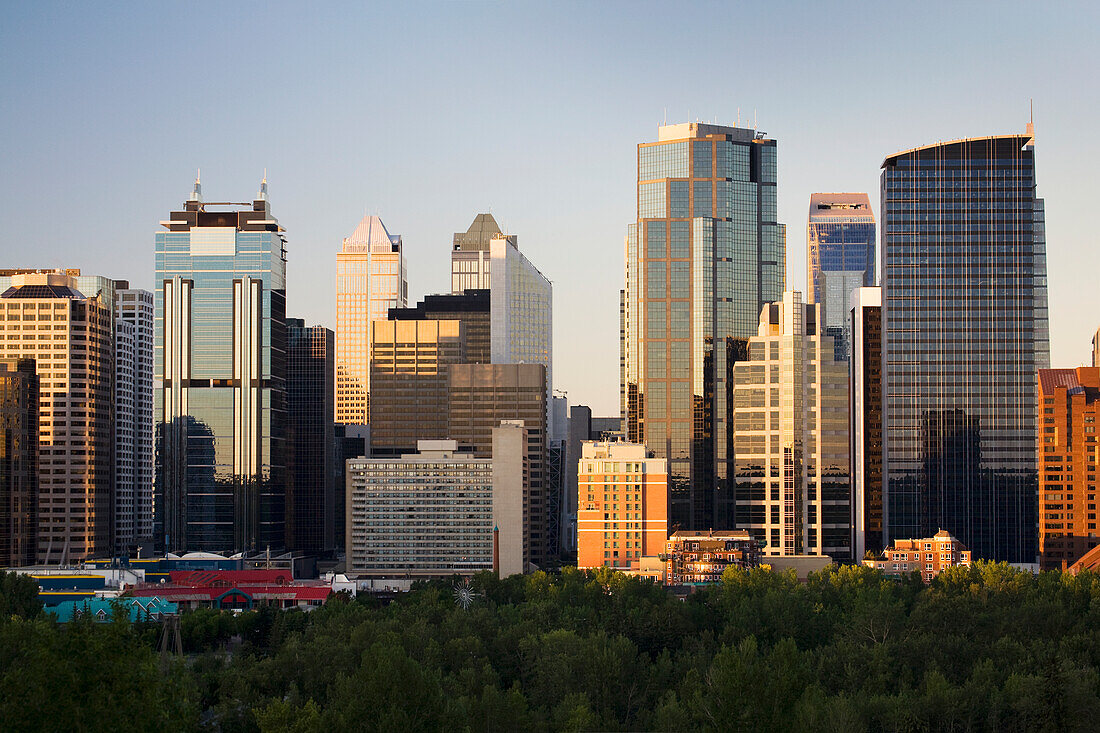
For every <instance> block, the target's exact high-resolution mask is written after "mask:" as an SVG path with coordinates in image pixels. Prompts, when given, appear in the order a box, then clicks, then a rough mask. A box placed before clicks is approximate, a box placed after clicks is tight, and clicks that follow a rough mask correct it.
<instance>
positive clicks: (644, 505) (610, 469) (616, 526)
mask: <svg viewBox="0 0 1100 733" xmlns="http://www.w3.org/2000/svg"><path fill="white" fill-rule="evenodd" d="M577 486H578V489H577V491H578V496H577V507H578V509H577V567H579V568H597V567H600V566H607V567H612V568H617V569H619V570H628V569H630V568H631V567H634V568H637V566H638V565H639V563H640V562H641V558H643V557H651V556H655V555H660V554H661V553H663V552H664V550H665V540H667V539H668V461H666V460H665V459H664V458H654V457H652V456H650V455H648V453H647V451H646V447H645V446H644V445H641V444H638V443H601V442H590V441H585V442H584V443H583V444H582V447H581V456H580V459H579V460H578V461H577Z"/></svg>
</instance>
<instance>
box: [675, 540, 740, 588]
mask: <svg viewBox="0 0 1100 733" xmlns="http://www.w3.org/2000/svg"><path fill="white" fill-rule="evenodd" d="M664 557H665V582H666V583H667V584H669V585H698V584H702V583H717V582H718V581H720V580H721V579H722V573H724V572H725V571H726V568H728V567H735V568H740V569H742V570H748V569H750V568H755V567H757V566H758V565H759V564H760V548H759V546H758V545H757V543H756V540H754V539H753V538H752V536H751V535H750V534H749V533H748V532H739V531H733V532H715V531H707V532H673V533H672V536H671V537H669V538H668V542H667V543H666V545H665V550H664Z"/></svg>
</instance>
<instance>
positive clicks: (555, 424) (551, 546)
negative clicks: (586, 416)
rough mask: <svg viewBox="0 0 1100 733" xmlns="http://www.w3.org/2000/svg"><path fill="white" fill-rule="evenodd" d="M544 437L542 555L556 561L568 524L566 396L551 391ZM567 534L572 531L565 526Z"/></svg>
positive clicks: (560, 556)
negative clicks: (543, 527)
mask: <svg viewBox="0 0 1100 733" xmlns="http://www.w3.org/2000/svg"><path fill="white" fill-rule="evenodd" d="M549 412H550V419H549V421H548V422H547V438H546V557H547V558H548V559H550V560H551V561H552V562H554V563H557V562H559V561H560V560H561V559H562V555H563V552H564V550H565V549H566V548H567V547H568V545H567V543H566V541H565V534H566V532H567V530H568V528H569V527H570V522H569V518H568V517H567V516H566V514H565V508H566V505H567V503H568V501H567V500H566V498H565V491H566V484H565V476H566V469H565V453H566V443H568V441H569V400H568V399H567V398H566V397H564V396H563V395H557V394H556V395H554V397H553V399H552V400H551V401H550V410H549ZM568 531H569V534H570V536H571V535H572V531H571V530H568Z"/></svg>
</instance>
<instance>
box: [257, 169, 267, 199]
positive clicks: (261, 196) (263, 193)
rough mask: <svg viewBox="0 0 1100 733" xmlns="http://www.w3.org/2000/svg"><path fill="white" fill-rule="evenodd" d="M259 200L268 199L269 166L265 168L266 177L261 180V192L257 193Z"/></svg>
mask: <svg viewBox="0 0 1100 733" xmlns="http://www.w3.org/2000/svg"><path fill="white" fill-rule="evenodd" d="M256 200H257V201H267V168H264V179H263V180H262V181H260V192H259V193H258V194H256Z"/></svg>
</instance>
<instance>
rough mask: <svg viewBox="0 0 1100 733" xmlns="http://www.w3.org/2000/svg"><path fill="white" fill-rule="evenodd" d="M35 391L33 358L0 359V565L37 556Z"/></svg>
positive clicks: (15, 564) (23, 563)
mask: <svg viewBox="0 0 1100 733" xmlns="http://www.w3.org/2000/svg"><path fill="white" fill-rule="evenodd" d="M38 391H39V382H38V374H37V373H36V372H35V363H34V359H0V568H6V567H19V566H26V565H33V564H34V561H35V550H36V549H37V543H38V409H39V408H38Z"/></svg>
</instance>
